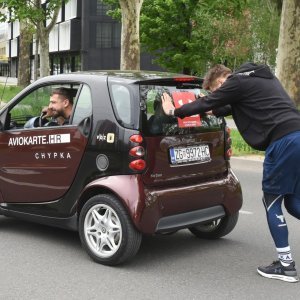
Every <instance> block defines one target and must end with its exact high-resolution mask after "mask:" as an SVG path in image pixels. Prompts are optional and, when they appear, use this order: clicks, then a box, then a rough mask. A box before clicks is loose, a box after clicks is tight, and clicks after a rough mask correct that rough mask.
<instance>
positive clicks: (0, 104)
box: [0, 75, 8, 107]
mask: <svg viewBox="0 0 300 300" xmlns="http://www.w3.org/2000/svg"><path fill="white" fill-rule="evenodd" d="M7 80H8V75H7V76H6V80H5V84H4V87H3V89H2V95H1V99H0V107H1V106H2V99H3V95H4V91H5V88H6V85H7Z"/></svg>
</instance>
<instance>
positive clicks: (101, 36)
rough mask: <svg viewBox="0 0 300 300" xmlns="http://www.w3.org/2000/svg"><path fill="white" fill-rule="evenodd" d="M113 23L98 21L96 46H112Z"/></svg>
mask: <svg viewBox="0 0 300 300" xmlns="http://www.w3.org/2000/svg"><path fill="white" fill-rule="evenodd" d="M112 25H113V24H111V23H97V27H96V48H111V44H112V29H113V28H112Z"/></svg>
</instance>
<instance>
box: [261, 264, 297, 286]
mask: <svg viewBox="0 0 300 300" xmlns="http://www.w3.org/2000/svg"><path fill="white" fill-rule="evenodd" d="M257 272H258V273H259V274H260V275H261V276H264V277H267V278H272V279H279V280H283V281H288V282H297V281H299V277H298V275H297V271H296V268H295V262H292V263H291V264H290V265H289V266H287V267H284V266H283V265H282V264H281V263H280V261H279V260H277V261H274V262H273V263H272V264H271V265H269V266H266V267H263V266H261V267H258V268H257Z"/></svg>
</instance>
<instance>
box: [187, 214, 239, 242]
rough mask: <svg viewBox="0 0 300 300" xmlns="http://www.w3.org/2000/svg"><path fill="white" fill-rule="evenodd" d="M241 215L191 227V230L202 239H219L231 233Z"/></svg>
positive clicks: (229, 216)
mask: <svg viewBox="0 0 300 300" xmlns="http://www.w3.org/2000/svg"><path fill="white" fill-rule="evenodd" d="M238 218H239V213H238V212H237V213H236V214H233V215H227V216H225V217H224V218H221V219H217V220H214V221H210V222H206V223H203V224H199V225H197V226H195V227H190V228H189V230H190V231H191V232H192V233H193V234H194V235H195V236H197V237H199V238H202V239H218V238H221V237H223V236H225V235H227V234H228V233H230V232H231V231H232V230H233V229H234V227H235V225H236V224H237V221H238Z"/></svg>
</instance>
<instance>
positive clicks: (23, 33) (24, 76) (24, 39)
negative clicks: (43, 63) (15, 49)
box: [18, 20, 32, 87]
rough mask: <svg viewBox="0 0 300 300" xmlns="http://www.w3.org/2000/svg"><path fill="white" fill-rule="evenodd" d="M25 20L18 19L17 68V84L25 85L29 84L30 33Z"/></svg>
mask: <svg viewBox="0 0 300 300" xmlns="http://www.w3.org/2000/svg"><path fill="white" fill-rule="evenodd" d="M29 27H30V26H29V25H28V23H27V22H26V21H25V20H20V48H19V49H20V51H19V68H18V85H19V86H22V87H25V86H27V85H29V84H30V43H31V41H32V33H31V32H30V28H29Z"/></svg>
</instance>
